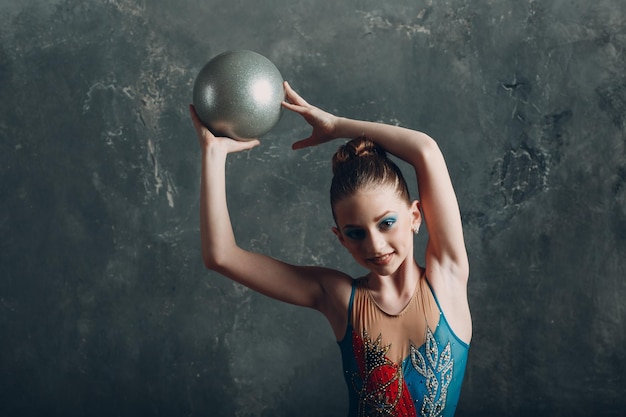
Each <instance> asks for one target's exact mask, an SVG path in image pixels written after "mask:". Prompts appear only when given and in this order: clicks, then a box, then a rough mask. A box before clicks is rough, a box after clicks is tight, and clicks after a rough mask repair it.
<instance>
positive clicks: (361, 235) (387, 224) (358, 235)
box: [346, 217, 397, 240]
mask: <svg viewBox="0 0 626 417" xmlns="http://www.w3.org/2000/svg"><path fill="white" fill-rule="evenodd" d="M396 221H397V219H395V218H393V217H389V218H386V219H384V220H383V221H381V222H380V223H379V224H378V228H379V229H380V230H382V231H387V230H389V229H391V228H392V227H393V226H394V225H395V224H396ZM346 236H347V237H348V238H350V239H352V240H363V239H365V230H363V229H353V230H348V231H346Z"/></svg>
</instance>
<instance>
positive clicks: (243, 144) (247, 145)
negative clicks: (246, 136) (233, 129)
mask: <svg viewBox="0 0 626 417" xmlns="http://www.w3.org/2000/svg"><path fill="white" fill-rule="evenodd" d="M235 143H236V144H237V146H236V148H237V151H247V150H249V149H252V148H254V147H256V146H259V145H260V144H261V141H259V140H258V139H252V140H246V141H235Z"/></svg>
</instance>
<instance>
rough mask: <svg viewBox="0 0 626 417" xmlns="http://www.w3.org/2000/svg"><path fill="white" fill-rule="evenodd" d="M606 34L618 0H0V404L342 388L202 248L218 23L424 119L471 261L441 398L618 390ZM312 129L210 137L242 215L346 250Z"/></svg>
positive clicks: (616, 139)
mask: <svg viewBox="0 0 626 417" xmlns="http://www.w3.org/2000/svg"><path fill="white" fill-rule="evenodd" d="M625 48H626V3H625V2H624V1H622V0H599V1H593V2H591V1H587V0H568V1H565V0H554V1H512V0H511V1H502V0H486V1H482V2H472V1H469V0H448V1H433V0H394V1H387V2H381V1H379V0H376V1H374V0H345V1H341V2H330V1H328V2H324V1H313V0H301V1H287V0H273V1H266V2H257V1H254V0H229V1H225V0H204V1H199V0H182V1H174V0H155V1H147V0H146V1H141V0H109V1H95V0H89V1H81V0H63V1H43V0H39V1H34V0H28V1H23V0H2V1H0V98H1V100H0V192H1V194H0V195H1V201H2V209H1V211H0V415H2V416H56V415H63V416H156V415H166V416H200V415H210V416H293V415H299V416H343V415H345V413H346V411H347V398H346V389H345V387H344V381H343V379H342V373H341V370H340V366H341V362H340V358H339V350H338V348H337V346H336V344H335V341H334V338H333V335H332V332H331V330H330V328H329V326H328V325H327V324H326V323H325V321H324V319H323V318H322V317H321V316H320V315H318V314H316V313H315V312H313V311H309V310H305V309H299V308H296V307H293V306H290V305H284V304H281V303H278V302H274V301H272V300H269V299H267V298H265V297H263V296H260V295H257V294H254V293H252V292H251V291H248V290H246V289H245V288H242V287H240V286H238V285H234V284H233V283H231V282H230V281H228V280H226V279H225V278H223V277H220V276H219V275H217V274H213V273H209V272H207V271H205V270H204V269H203V267H202V262H201V259H200V253H199V232H198V215H197V212H198V189H199V168H200V165H199V162H200V161H199V152H198V146H197V142H196V139H195V135H194V131H193V129H192V126H191V123H190V121H189V118H188V114H187V104H188V103H189V102H190V100H191V87H192V84H193V80H194V78H195V75H196V74H197V72H198V71H199V70H200V68H201V67H202V65H204V63H205V62H206V61H208V60H209V59H210V58H211V57H213V56H214V55H216V54H218V53H220V52H223V51H226V50H229V49H251V50H255V51H257V52H259V53H262V54H263V55H265V56H267V57H268V58H270V59H271V60H272V61H273V62H274V63H275V64H276V65H277V67H278V68H279V69H280V70H281V72H282V74H283V76H284V78H285V79H287V80H289V81H290V82H291V83H292V85H293V86H294V88H296V90H298V91H299V92H300V93H301V94H302V95H303V96H304V97H305V98H307V99H308V100H309V101H311V102H312V103H314V104H317V105H319V106H320V107H322V108H325V109H327V110H329V111H333V112H336V113H337V114H340V115H344V116H349V117H358V118H362V119H368V120H376V121H383V122H387V123H397V124H400V125H404V126H408V127H411V128H416V129H420V130H423V131H426V132H428V133H429V134H431V135H432V136H433V137H435V138H436V139H438V141H439V143H440V145H441V148H442V149H443V151H444V154H445V156H446V158H447V161H448V165H449V169H450V172H451V175H452V177H453V181H454V184H455V187H456V190H457V194H458V198H459V202H460V205H461V209H462V213H463V221H464V226H465V235H466V240H467V245H468V250H469V253H470V257H471V265H472V271H471V285H470V301H471V306H472V311H473V316H474V324H475V333H474V338H473V341H472V347H471V351H470V360H469V365H468V368H467V373H466V380H465V385H464V388H463V392H462V397H461V401H460V404H459V408H458V413H457V415H459V416H492V415H493V416H495V415H498V416H530V415H532V416H568V417H571V416H590V415H593V416H622V415H624V412H625V410H626V395H624V394H625V393H626V381H625V379H624V374H625V373H626V362H625V360H626V353H625V351H626V350H625V349H624V346H625V345H626V302H625V301H624V300H626V281H625V280H624V276H625V272H626V261H625V260H624V254H625V253H626V150H625V141H626V75H625V70H626V50H625ZM308 133H309V129H308V127H307V125H306V124H304V123H303V122H302V121H301V120H300V119H299V118H297V117H295V116H293V115H290V114H285V116H284V117H283V119H282V120H281V121H280V123H279V125H278V126H277V127H276V128H275V129H274V130H272V131H271V132H270V133H269V134H268V135H266V136H265V137H264V138H263V145H262V146H261V147H259V148H256V149H255V150H253V151H251V152H249V153H245V154H241V155H236V156H234V157H233V158H231V159H230V162H229V165H228V187H229V203H230V206H231V211H232V217H233V222H234V223H235V228H236V233H237V237H238V239H239V241H240V243H241V245H242V246H244V247H246V248H250V249H254V250H258V251H261V252H264V253H267V254H270V255H273V256H275V257H278V258H280V259H283V260H286V261H289V262H296V263H302V264H315V265H326V266H330V267H336V268H341V269H343V270H344V271H347V272H349V273H352V274H355V275H356V274H360V273H361V272H362V271H361V270H359V269H358V267H356V266H354V263H353V262H352V261H351V259H350V257H349V255H348V254H347V253H345V251H344V250H343V249H342V248H341V247H340V245H339V244H338V243H337V242H336V241H335V238H334V236H333V235H332V233H331V232H330V227H331V226H332V217H331V215H330V209H329V207H328V201H327V193H328V186H329V180H330V166H329V159H330V156H331V154H332V152H333V151H334V150H335V149H336V147H337V146H338V143H333V144H329V145H325V146H321V147H318V148H315V149H309V150H304V151H301V152H293V151H291V150H290V145H291V143H292V142H293V141H295V140H297V139H300V138H303V137H305V136H307V135H308ZM408 175H409V176H411V173H410V172H408ZM411 178H412V176H411ZM411 181H414V180H411ZM423 239H424V237H423V236H422V235H420V238H419V240H418V247H419V248H420V250H421V249H423Z"/></svg>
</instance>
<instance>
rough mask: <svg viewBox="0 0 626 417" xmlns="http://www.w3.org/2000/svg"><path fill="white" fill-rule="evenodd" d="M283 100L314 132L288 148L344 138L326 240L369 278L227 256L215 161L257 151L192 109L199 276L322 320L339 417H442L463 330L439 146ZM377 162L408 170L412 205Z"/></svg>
mask: <svg viewBox="0 0 626 417" xmlns="http://www.w3.org/2000/svg"><path fill="white" fill-rule="evenodd" d="M285 92H286V100H285V101H284V102H283V106H284V107H285V108H286V109H289V110H291V111H293V112H295V113H297V114H299V115H301V116H302V117H303V118H304V119H305V120H306V121H307V122H308V123H309V124H310V125H311V126H312V128H313V131H312V134H311V136H310V137H308V138H307V139H304V140H301V141H298V142H296V143H294V145H293V148H294V149H300V148H304V147H307V146H314V145H318V144H321V143H324V142H328V141H330V140H333V139H337V138H347V139H351V140H350V141H348V142H346V143H344V144H343V145H341V146H340V148H339V150H338V151H337V152H336V153H335V155H334V156H333V161H332V167H333V179H332V183H331V188H330V200H331V209H332V213H333V217H334V220H335V226H334V227H333V228H332V231H333V233H334V234H335V235H336V237H337V239H338V240H339V242H341V245H343V246H344V247H345V248H346V249H347V250H348V251H349V253H350V254H351V255H352V257H353V258H354V260H355V261H356V262H358V263H359V264H360V265H362V266H363V267H365V268H366V269H367V270H368V271H369V273H368V274H367V275H365V276H363V277H360V278H356V279H353V277H350V276H348V275H347V274H345V273H342V272H340V271H336V270H333V269H328V268H322V267H312V266H296V265H290V264H287V263H285V262H282V261H279V260H276V259H273V258H270V257H268V256H265V255H262V254H258V253H253V252H248V251H246V250H243V249H242V248H240V247H239V246H237V243H236V241H235V237H234V234H233V230H232V226H231V223H230V217H229V214H228V209H227V206H226V190H225V164H226V158H227V155H228V154H229V153H231V152H238V151H243V150H247V149H250V148H252V147H254V146H256V145H258V144H259V141H258V140H253V141H235V140H232V139H228V138H224V137H216V136H214V135H213V134H212V133H211V132H210V131H209V130H208V129H206V128H205V127H204V126H203V125H202V123H201V122H200V121H199V119H198V117H197V115H196V112H195V110H194V108H193V106H191V107H190V111H191V117H192V120H193V124H194V127H195V129H196V131H197V134H198V139H199V142H200V148H201V150H202V171H201V172H202V173H201V175H202V178H201V190H200V232H201V238H202V257H203V261H204V263H205V265H206V267H207V268H209V269H211V270H214V271H217V272H219V273H220V274H222V275H224V276H226V277H228V278H230V279H232V280H234V281H237V282H239V283H241V284H243V285H245V286H247V287H249V288H251V289H253V290H255V291H258V292H260V293H262V294H265V295H267V296H269V297H272V298H275V299H277V300H281V301H284V302H287V303H291V304H295V305H299V306H304V307H310V308H313V309H315V310H318V311H319V312H321V313H322V314H323V315H324V316H325V317H326V318H327V319H328V322H329V323H330V326H331V327H332V329H333V331H334V333H335V336H336V339H337V343H338V345H339V348H340V351H341V355H342V360H343V368H344V376H345V379H346V383H347V386H348V392H349V416H418V415H419V416H444V417H450V416H452V415H453V414H454V411H455V409H456V406H457V403H458V400H459V395H460V391H461V383H462V380H463V375H464V372H465V365H466V362H467V353H468V348H469V342H470V339H471V336H472V322H471V317H470V310H469V305H468V299H467V282H468V276H469V263H468V259H467V252H466V249H465V243H464V239H463V231H462V224H461V216H460V213H459V207H458V203H457V200H456V196H455V194H454V190H453V187H452V183H451V180H450V176H449V174H448V170H447V167H446V163H445V161H444V158H443V155H442V153H441V151H440V150H439V147H438V146H437V144H436V143H435V141H434V140H433V139H431V138H430V137H429V136H428V135H426V134H424V133H421V132H417V131H414V130H409V129H405V128H401V127H397V126H391V125H385V124H381V123H373V122H366V121H359V120H351V119H347V118H341V117H337V116H335V115H332V114H330V113H327V112H325V111H323V110H321V109H319V108H317V107H315V106H312V105H310V104H309V103H307V102H306V101H305V100H304V99H303V98H302V97H300V96H299V95H298V94H297V93H296V92H295V91H294V90H293V89H292V88H291V87H290V86H289V84H288V83H285ZM387 152H388V153H391V154H393V155H395V156H397V157H398V158H400V159H401V160H403V161H405V162H407V163H409V164H411V165H412V166H413V168H415V173H416V175H417V183H418V189H419V196H420V201H417V200H415V201H412V200H411V199H410V197H409V191H408V187H407V184H406V181H405V179H404V178H403V176H402V173H401V172H400V170H399V168H398V166H397V165H396V164H394V162H393V161H392V160H391V159H390V158H388V156H387ZM422 213H423V215H422ZM422 220H424V221H425V223H426V225H427V228H428V236H429V237H428V242H427V245H426V254H425V264H424V265H423V266H420V265H418V264H417V263H416V261H415V260H414V255H413V241H414V234H417V233H418V231H419V228H420V224H421V223H422Z"/></svg>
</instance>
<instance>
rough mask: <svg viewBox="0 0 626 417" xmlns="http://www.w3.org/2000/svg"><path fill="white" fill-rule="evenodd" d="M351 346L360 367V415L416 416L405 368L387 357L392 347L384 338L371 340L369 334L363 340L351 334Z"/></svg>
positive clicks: (365, 332)
mask: <svg viewBox="0 0 626 417" xmlns="http://www.w3.org/2000/svg"><path fill="white" fill-rule="evenodd" d="M352 347H353V349H354V354H355V357H356V362H357V365H358V368H359V377H360V378H359V379H360V383H359V384H357V383H356V382H355V381H353V383H354V384H355V386H354V388H355V390H356V391H357V392H358V393H359V415H360V416H416V415H417V413H416V409H415V405H414V404H413V400H412V398H411V394H410V393H409V390H408V387H407V386H406V382H405V380H404V376H403V374H402V368H401V367H400V366H398V365H397V364H396V363H394V362H392V361H391V360H389V359H388V358H387V357H386V353H387V351H388V350H389V346H382V345H381V337H380V336H378V338H377V339H376V340H374V341H372V340H371V339H370V338H369V336H368V334H367V331H364V332H363V337H361V336H360V335H359V334H358V333H356V332H353V333H352Z"/></svg>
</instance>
